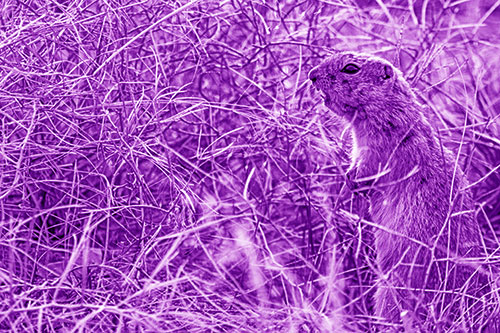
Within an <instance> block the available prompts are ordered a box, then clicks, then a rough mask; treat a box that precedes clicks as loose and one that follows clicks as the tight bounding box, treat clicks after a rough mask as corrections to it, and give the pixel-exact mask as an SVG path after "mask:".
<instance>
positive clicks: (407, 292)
mask: <svg viewBox="0 0 500 333" xmlns="http://www.w3.org/2000/svg"><path fill="white" fill-rule="evenodd" d="M309 79H310V80H311V81H312V82H313V86H314V87H315V88H316V89H317V90H319V91H320V92H321V93H322V94H323V98H324V104H325V106H327V107H328V108H329V109H330V110H331V111H332V112H334V113H335V114H337V115H340V116H342V117H343V118H344V119H346V120H347V121H348V122H349V123H350V126H351V129H352V132H353V141H354V142H353V145H354V148H353V153H352V155H353V156H352V164H351V168H350V169H349V171H348V172H347V178H348V181H347V184H348V185H349V187H351V189H353V190H355V191H358V192H363V193H364V194H366V196H367V197H368V198H369V200H370V214H371V217H372V219H373V221H374V222H375V223H377V224H378V225H379V226H380V228H378V229H377V230H376V231H375V250H376V254H377V264H378V269H379V270H380V272H379V273H380V274H379V281H378V283H377V292H376V294H375V311H376V315H377V316H378V317H380V319H381V320H382V321H385V322H386V323H387V324H388V325H392V326H389V327H393V328H394V327H397V325H402V327H405V328H406V329H407V330H411V331H414V330H424V331H428V330H430V331H441V330H451V331H453V332H458V331H472V330H473V331H476V330H479V329H482V328H483V327H484V326H485V324H486V323H487V321H488V319H489V318H488V317H491V316H493V315H492V312H491V309H489V310H486V309H487V308H488V306H486V305H485V304H487V303H488V301H487V300H488V298H489V297H490V293H491V289H490V285H489V281H488V274H487V272H488V270H487V269H486V268H485V265H483V264H482V263H483V261H484V258H485V255H484V253H483V250H482V247H481V238H480V237H481V235H480V228H479V225H478V223H477V221H476V219H475V216H474V211H473V202H472V199H471V197H470V193H469V191H468V190H467V189H466V186H467V180H466V179H465V176H464V174H463V172H462V170H460V168H459V167H458V165H457V163H456V162H455V157H454V155H453V154H452V153H451V152H450V151H449V150H447V149H446V148H445V147H443V146H442V145H441V144H440V143H439V141H438V139H437V136H436V134H435V132H434V130H433V128H432V127H431V125H430V124H429V122H428V120H427V118H426V115H425V111H426V110H425V109H424V108H423V107H422V106H421V105H420V104H419V103H418V102H417V99H416V97H415V95H414V94H413V92H412V90H411V88H410V86H409V85H408V83H407V82H406V81H405V80H404V77H403V75H402V73H401V72H400V71H399V70H398V69H396V68H395V67H394V66H393V65H392V64H391V63H390V62H388V61H386V60H384V59H381V58H378V57H375V56H372V55H368V54H361V53H354V52H337V53H335V54H334V55H333V56H331V57H330V58H328V59H327V60H325V61H324V62H323V63H322V64H321V65H319V66H318V67H316V68H314V69H313V70H312V71H311V72H310V73H309ZM483 305H484V306H485V307H484V308H482V307H483ZM495 316H496V315H495ZM386 329H387V327H386Z"/></svg>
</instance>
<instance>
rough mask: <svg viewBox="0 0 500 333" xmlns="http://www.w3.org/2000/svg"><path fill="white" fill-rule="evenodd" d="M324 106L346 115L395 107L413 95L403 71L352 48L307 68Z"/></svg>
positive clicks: (385, 61) (348, 116)
mask: <svg viewBox="0 0 500 333" xmlns="http://www.w3.org/2000/svg"><path fill="white" fill-rule="evenodd" d="M309 79H310V80H311V81H312V83H313V85H314V87H315V88H316V89H318V90H320V91H321V92H322V94H323V98H324V102H325V106H327V107H328V108H329V109H331V110H332V111H333V112H335V113H337V114H339V115H342V116H344V117H347V118H351V117H353V116H354V114H355V113H356V112H361V111H362V112H363V113H366V114H368V113H370V111H371V110H372V112H376V111H375V110H378V112H380V110H381V109H386V110H387V112H389V109H394V107H396V105H394V104H395V103H396V104H399V103H398V102H404V101H407V102H408V101H409V100H411V99H414V97H413V95H412V92H411V89H410V88H409V86H408V84H407V83H406V81H405V80H404V78H403V75H402V73H401V72H400V71H399V70H398V69H396V68H394V66H393V65H392V64H391V63H390V62H388V61H387V60H384V59H382V58H379V57H376V56H373V55H369V54H363V53H354V52H337V53H335V54H334V55H332V56H331V57H329V58H328V59H326V60H325V61H324V62H323V63H322V64H320V65H319V66H317V67H316V68H314V69H312V70H311V71H310V72H309Z"/></svg>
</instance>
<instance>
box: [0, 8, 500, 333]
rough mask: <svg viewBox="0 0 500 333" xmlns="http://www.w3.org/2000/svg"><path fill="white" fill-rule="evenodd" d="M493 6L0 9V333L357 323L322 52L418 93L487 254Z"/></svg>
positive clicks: (355, 280) (362, 300)
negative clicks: (312, 77) (316, 76)
mask: <svg viewBox="0 0 500 333" xmlns="http://www.w3.org/2000/svg"><path fill="white" fill-rule="evenodd" d="M498 5H499V3H498V2H495V1H470V2H465V1H457V2H453V1H420V0H416V1H410V2H409V3H408V2H407V1H393V2H391V1H385V0H384V1H354V0H353V1H338V2H336V1H303V2H296V1H257V0H241V1H184V0H181V1H160V0H158V1H157V0H150V1H148V0H144V1H140V0H132V1H126V0H119V1H115V0H110V1H101V0H95V1H85V0H59V1H42V0H26V1H20V0H5V1H2V2H0V131H1V142H0V170H1V176H0V209H1V216H0V329H2V330H11V331H13V332H62V331H64V332H65V331H75V332H76V331H79V332H182V331H185V332H211V331H212V332H226V331H227V332H265V331H268V332H279V331H283V332H333V331H342V330H347V331H366V330H369V329H370V328H372V327H373V325H374V323H375V322H376V320H375V318H374V317H373V312H372V309H371V307H372V296H373V295H372V294H373V286H374V279H375V278H376V276H375V275H376V274H375V272H376V267H375V266H376V265H375V262H374V253H373V250H372V243H371V242H372V240H371V236H370V235H371V230H372V227H370V226H369V224H367V223H366V222H365V221H360V220H359V219H358V218H357V217H358V216H359V213H360V211H361V210H363V209H365V208H366V207H365V205H366V204H365V203H364V202H363V201H360V200H359V199H358V198H354V197H352V196H351V194H350V193H349V192H348V191H345V190H343V191H342V190H341V189H342V187H343V183H344V177H343V172H344V171H345V169H346V166H347V163H348V161H347V155H348V149H347V148H346V147H348V146H349V144H348V142H347V143H346V142H343V141H342V140H341V139H339V138H340V133H341V130H342V124H341V123H340V122H339V120H338V119H336V118H334V117H333V116H332V115H331V114H330V112H328V111H327V110H326V108H325V107H324V106H323V105H322V102H321V100H320V96H317V95H316V94H315V93H314V92H312V91H311V90H310V84H309V83H308V81H307V72H308V71H309V70H310V69H311V68H312V67H313V66H314V65H316V64H318V63H319V62H320V61H321V59H322V58H323V57H324V56H325V55H327V53H328V50H331V49H337V50H357V51H364V52H373V53H376V54H378V55H381V56H384V57H386V58H387V59H389V60H391V61H393V62H394V63H395V64H397V66H398V67H400V68H401V69H402V71H403V72H404V73H405V75H406V77H407V78H408V80H409V81H410V82H411V84H412V86H414V87H416V88H418V89H419V90H418V91H419V97H420V99H421V101H422V103H426V104H427V105H428V106H429V108H430V110H431V114H432V115H433V116H432V118H433V122H434V123H435V125H436V126H437V127H438V128H439V133H440V135H441V136H442V138H441V139H442V141H443V142H444V143H445V144H446V145H447V146H449V147H450V148H452V149H453V150H454V151H455V152H458V151H460V153H461V154H462V155H461V157H462V158H461V165H462V167H463V168H464V169H465V170H466V173H467V174H468V176H469V179H470V180H471V182H472V183H474V185H473V187H472V189H473V191H474V196H475V200H476V202H477V207H476V209H477V214H478V218H479V219H480V221H481V223H482V226H483V227H484V236H485V240H486V243H487V244H488V246H490V248H491V250H492V251H493V250H494V249H495V248H496V249H498V247H499V246H500V244H499V241H498V238H497V237H498V236H495V231H496V233H497V235H498V234H499V231H500V219H499V215H500V204H499V202H500V200H499V198H500V193H499V187H498V184H499V182H500V177H499V172H498V168H499V161H500V132H499V131H500V122H499V119H498V117H499V113H500V112H499V110H500V98H499V96H500V80H499V73H500V61H499V60H500V56H499V53H500V49H499V46H500V42H499V40H500V39H499V32H498V29H497V28H496V27H498V24H500V13H499V9H496V7H498Z"/></svg>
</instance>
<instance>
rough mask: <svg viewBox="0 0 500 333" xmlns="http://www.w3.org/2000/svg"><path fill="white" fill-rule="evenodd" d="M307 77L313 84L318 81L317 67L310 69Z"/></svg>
mask: <svg viewBox="0 0 500 333" xmlns="http://www.w3.org/2000/svg"><path fill="white" fill-rule="evenodd" d="M307 76H308V77H309V80H311V81H312V82H313V83H314V82H316V80H317V79H318V69H317V67H314V68H313V69H311V70H310V71H309V74H307Z"/></svg>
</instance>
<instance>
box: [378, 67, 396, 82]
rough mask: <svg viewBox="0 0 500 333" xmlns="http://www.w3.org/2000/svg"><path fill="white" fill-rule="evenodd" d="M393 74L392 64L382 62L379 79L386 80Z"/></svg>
mask: <svg viewBox="0 0 500 333" xmlns="http://www.w3.org/2000/svg"><path fill="white" fill-rule="evenodd" d="M393 76H394V70H393V69H392V66H390V65H387V64H382V71H381V79H382V80H388V79H390V78H391V77H393Z"/></svg>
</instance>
